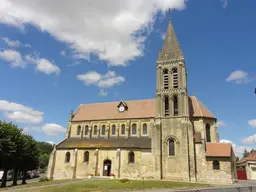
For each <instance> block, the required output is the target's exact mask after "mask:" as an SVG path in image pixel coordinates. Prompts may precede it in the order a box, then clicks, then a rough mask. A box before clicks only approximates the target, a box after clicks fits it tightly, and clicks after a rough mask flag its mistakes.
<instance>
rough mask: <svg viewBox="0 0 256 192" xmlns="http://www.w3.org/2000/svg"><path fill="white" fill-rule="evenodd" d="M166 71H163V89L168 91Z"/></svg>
mask: <svg viewBox="0 0 256 192" xmlns="http://www.w3.org/2000/svg"><path fill="white" fill-rule="evenodd" d="M168 76H169V74H168V69H164V71H163V77H164V79H163V80H164V89H169V78H168Z"/></svg>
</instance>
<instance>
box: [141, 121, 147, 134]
mask: <svg viewBox="0 0 256 192" xmlns="http://www.w3.org/2000/svg"><path fill="white" fill-rule="evenodd" d="M142 133H143V135H146V134H147V133H148V128H147V124H146V123H144V124H143V130H142Z"/></svg>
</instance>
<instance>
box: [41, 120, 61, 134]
mask: <svg viewBox="0 0 256 192" xmlns="http://www.w3.org/2000/svg"><path fill="white" fill-rule="evenodd" d="M42 130H43V131H44V133H45V134H46V135H49V136H57V135H59V134H61V133H65V132H66V129H65V128H64V127H62V126H60V125H57V124H55V123H46V124H44V125H43V126H42Z"/></svg>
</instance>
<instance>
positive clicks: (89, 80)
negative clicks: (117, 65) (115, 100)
mask: <svg viewBox="0 0 256 192" xmlns="http://www.w3.org/2000/svg"><path fill="white" fill-rule="evenodd" d="M76 77H77V79H78V80H80V81H83V82H84V84H85V85H96V86H98V87H100V88H110V87H113V86H115V85H118V84H121V83H123V82H124V81H125V78H124V77H122V76H116V73H115V71H108V72H107V73H106V74H105V75H102V74H99V73H97V72H95V71H90V72H88V73H86V74H81V75H77V76H76Z"/></svg>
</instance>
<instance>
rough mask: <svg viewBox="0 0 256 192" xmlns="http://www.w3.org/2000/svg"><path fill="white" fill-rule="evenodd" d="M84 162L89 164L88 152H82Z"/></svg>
mask: <svg viewBox="0 0 256 192" xmlns="http://www.w3.org/2000/svg"><path fill="white" fill-rule="evenodd" d="M84 162H85V163H88V162H89V152H88V151H85V152H84Z"/></svg>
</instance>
